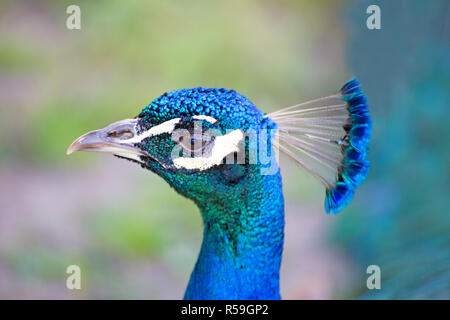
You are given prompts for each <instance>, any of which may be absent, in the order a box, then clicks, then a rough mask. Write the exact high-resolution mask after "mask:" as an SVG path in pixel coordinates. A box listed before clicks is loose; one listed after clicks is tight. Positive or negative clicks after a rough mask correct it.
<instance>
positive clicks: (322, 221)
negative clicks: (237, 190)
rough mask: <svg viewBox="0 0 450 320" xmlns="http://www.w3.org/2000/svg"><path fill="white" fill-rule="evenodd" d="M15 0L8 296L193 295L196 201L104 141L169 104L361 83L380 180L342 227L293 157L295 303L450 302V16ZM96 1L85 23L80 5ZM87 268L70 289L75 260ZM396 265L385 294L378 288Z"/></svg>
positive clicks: (288, 284) (434, 10) (298, 6)
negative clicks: (71, 24) (88, 138)
mask: <svg viewBox="0 0 450 320" xmlns="http://www.w3.org/2000/svg"><path fill="white" fill-rule="evenodd" d="M373 2H374V3H376V4H378V5H379V6H380V7H381V14H382V29H381V30H368V29H367V27H366V19H367V17H368V15H367V14H366V8H367V7H368V6H369V5H370V4H373V3H372V2H370V1H331V0H328V1H306V0H305V1H295V0H291V1H286V0H283V1H268V0H266V1H256V0H252V1H245V2H244V1H237V0H231V1H207V0H203V1H177V0H171V1H137V0H131V1H126V2H125V1H105V0H104V1H95V2H94V1H0V298H44V299H47V298H62V299H86V298H148V299H171V298H175V299H178V298H181V297H182V296H183V293H184V289H185V286H186V285H187V281H188V278H189V275H190V272H191V270H192V268H193V266H194V263H195V260H196V257H197V253H198V250H199V248H200V242H201V230H202V225H201V218H200V215H199V213H198V212H197V209H196V207H195V206H194V205H193V204H192V203H191V202H190V201H188V200H186V199H184V198H182V197H181V196H179V195H177V194H176V193H175V192H174V191H173V190H171V189H170V188H169V186H168V185H167V184H166V183H165V182H163V181H162V180H161V179H160V178H158V177H157V176H155V175H152V174H150V173H149V172H147V171H144V170H142V169H141V168H139V167H138V166H136V165H134V164H132V163H129V162H125V161H123V160H120V159H116V158H114V157H112V156H107V155H102V154H87V153H78V154H77V153H75V154H73V155H72V156H70V157H67V156H66V155H65V150H66V148H67V147H68V145H69V144H70V143H71V142H72V141H73V140H74V139H75V138H76V137H78V136H79V135H81V134H83V133H85V132H86V131H89V130H92V129H97V128H101V127H104V126H105V125H107V124H109V123H111V122H114V121H117V120H120V119H124V118H131V117H134V116H136V115H137V114H138V113H139V111H140V110H141V109H142V108H143V107H144V106H145V105H146V104H148V103H149V102H151V100H153V99H154V98H156V97H157V96H159V95H160V94H162V93H164V92H166V91H170V90H173V89H178V88H188V87H196V86H205V87H225V88H232V89H235V90H237V91H238V92H240V93H241V94H244V95H245V96H247V97H248V98H249V99H250V100H252V101H253V103H255V105H256V106H258V108H260V109H261V110H263V111H266V112H268V111H271V110H275V109H277V108H281V107H285V106H289V105H293V104H295V103H298V102H302V101H305V100H309V99H312V98H316V97H320V96H324V95H328V94H330V93H333V92H336V90H337V89H339V87H340V86H341V85H342V84H343V83H344V82H345V81H346V80H348V79H349V78H351V77H352V76H357V77H358V78H359V79H360V80H361V82H362V85H363V89H364V90H365V91H366V93H367V95H368V96H369V99H370V109H371V112H372V114H373V117H374V134H373V143H372V144H371V153H370V156H369V159H370V160H371V162H372V169H371V172H370V174H369V177H368V180H367V182H366V183H365V184H363V186H362V187H361V188H360V190H359V191H357V193H356V195H355V199H354V201H353V203H352V204H351V205H350V206H349V207H348V208H347V209H346V210H345V211H344V212H342V213H341V214H339V215H337V216H336V217H333V216H326V215H325V214H324V210H323V196H324V195H323V193H324V192H323V188H322V186H321V185H320V183H319V182H317V181H315V180H314V179H313V178H311V177H309V176H308V175H307V174H306V173H304V172H302V170H300V169H299V168H298V167H296V166H295V165H293V164H291V163H289V162H288V161H287V160H286V159H281V161H282V167H283V175H284V188H285V199H286V243H285V251H284V256H283V264H282V270H281V272H282V273H281V287H282V290H281V292H282V296H283V297H284V298H286V299H314V298H323V299H332V298H355V297H361V295H362V297H364V298H383V297H384V298H394V297H398V296H401V297H404V298H421V297H435V298H449V297H450V294H449V292H450V289H449V279H450V274H449V273H450V272H449V265H450V237H449V234H450V217H449V215H448V201H446V200H447V199H448V195H449V191H450V188H449V186H450V170H449V169H450V168H449V163H450V161H449V160H450V155H449V152H450V148H449V136H450V135H449V131H450V129H449V128H450V121H449V120H450V117H449V114H448V108H449V102H450V76H449V75H450V45H449V39H450V32H449V31H450V6H449V3H448V1H433V2H432V3H428V4H427V3H423V2H420V1H400V0H399V1H395V2H394V3H393V2H392V1H391V2H389V1H373ZM70 4H77V5H79V6H80V8H81V30H68V29H67V28H66V19H67V17H68V14H66V8H67V6H68V5H70ZM72 264H77V265H79V266H80V267H81V270H82V290H68V289H66V286H65V282H66V277H67V274H66V273H65V270H66V268H67V266H69V265H72ZM371 264H376V265H380V267H381V270H382V276H383V280H382V290H379V291H376V292H375V291H371V292H368V293H365V292H366V291H367V290H366V289H365V288H366V278H367V276H368V275H367V274H366V268H367V266H368V265H371Z"/></svg>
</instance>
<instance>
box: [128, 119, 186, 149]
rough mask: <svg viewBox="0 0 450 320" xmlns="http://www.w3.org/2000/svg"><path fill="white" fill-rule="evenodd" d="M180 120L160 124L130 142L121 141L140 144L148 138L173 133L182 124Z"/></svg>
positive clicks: (129, 140)
mask: <svg viewBox="0 0 450 320" xmlns="http://www.w3.org/2000/svg"><path fill="white" fill-rule="evenodd" d="M180 120H181V119H180V118H174V119H171V120H168V121H165V122H163V123H161V124H158V125H157V126H154V127H151V128H150V129H148V130H147V131H144V132H142V133H141V134H140V135H137V136H134V137H133V138H130V139H128V140H121V141H120V143H125V144H127V143H139V142H141V141H142V140H144V139H145V138H148V137H152V136H157V135H160V134H162V133H172V131H173V130H174V129H175V125H176V124H177V123H178V122H180Z"/></svg>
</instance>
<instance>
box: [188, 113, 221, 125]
mask: <svg viewBox="0 0 450 320" xmlns="http://www.w3.org/2000/svg"><path fill="white" fill-rule="evenodd" d="M192 119H196V120H206V121H208V122H209V123H211V124H214V123H216V122H217V120H216V119H214V118H213V117H210V116H206V115H203V114H201V115H197V116H193V117H192Z"/></svg>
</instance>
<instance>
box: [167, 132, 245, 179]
mask: <svg viewBox="0 0 450 320" xmlns="http://www.w3.org/2000/svg"><path fill="white" fill-rule="evenodd" d="M243 138H244V133H243V132H242V130H240V129H237V130H234V131H232V132H230V133H228V134H226V135H223V136H216V138H215V140H214V146H213V149H212V150H211V154H210V156H209V157H194V158H190V157H189V158H188V157H186V158H185V157H179V158H175V159H173V164H174V165H175V167H176V168H185V169H189V170H192V169H198V170H200V171H203V170H206V169H209V168H211V167H212V166H215V165H219V164H220V163H221V162H222V160H223V158H225V157H226V156H227V155H229V154H230V153H232V152H238V151H239V143H240V142H241V140H242V139H243Z"/></svg>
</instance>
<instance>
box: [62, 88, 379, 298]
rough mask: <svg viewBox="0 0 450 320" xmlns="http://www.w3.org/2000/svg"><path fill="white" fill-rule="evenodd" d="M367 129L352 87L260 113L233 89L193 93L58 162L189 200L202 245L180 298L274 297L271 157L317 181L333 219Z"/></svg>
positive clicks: (275, 176) (349, 191)
mask: <svg viewBox="0 0 450 320" xmlns="http://www.w3.org/2000/svg"><path fill="white" fill-rule="evenodd" d="M371 128H372V123H371V118H370V115H369V111H368V103H367V97H366V96H365V94H363V92H362V91H361V85H360V83H359V82H358V80H357V79H352V80H350V81H348V82H347V83H345V84H344V85H343V86H342V88H341V90H340V91H339V92H338V93H336V94H333V95H330V96H327V97H323V98H318V99H314V100H311V101H308V102H305V103H301V104H297V105H294V106H291V107H287V108H284V109H280V110H277V111H275V112H271V113H267V114H265V113H263V112H261V111H260V110H259V109H257V108H256V107H255V105H254V104H253V103H252V102H251V101H250V100H249V99H247V98H246V97H244V96H243V95H241V94H239V93H237V92H236V91H235V90H227V89H223V88H203V87H197V88H191V89H181V90H174V91H171V92H166V93H164V94H163V95H161V96H160V97H158V98H156V99H155V100H153V101H152V102H151V103H150V104H149V105H147V106H146V107H145V108H144V109H143V110H142V111H141V113H140V114H139V115H138V116H137V117H135V118H133V119H126V120H122V121H118V122H115V123H113V124H111V125H109V126H107V127H105V128H104V129H100V130H95V131H91V132H88V133H86V134H84V135H82V136H81V137H79V138H78V139H76V140H75V141H74V142H73V143H72V144H71V145H70V147H69V148H68V150H67V154H70V153H72V152H74V151H94V152H106V153H110V154H113V155H115V156H117V157H119V158H124V159H127V160H129V161H132V162H135V163H137V164H139V165H140V166H142V167H143V168H145V169H148V170H150V171H152V172H154V173H156V174H157V175H159V176H160V177H162V178H163V179H164V180H165V181H167V182H168V183H169V185H170V186H171V187H172V188H174V189H175V190H176V192H178V193H180V194H181V195H183V196H184V197H187V198H189V199H191V200H192V201H194V203H195V204H196V205H197V206H198V208H199V209H200V212H201V215H202V219H203V224H204V231H203V242H202V245H201V249H200V253H199V256H198V259H197V262H196V264H195V267H194V270H193V272H192V274H191V277H190V280H189V283H188V285H187V289H186V292H185V295H184V298H185V299H189V300H191V299H280V298H281V297H280V289H279V275H280V272H279V270H280V264H281V257H282V251H283V238H284V231H283V229H284V199H283V191H282V178H281V174H280V168H279V165H278V163H279V162H278V156H279V154H280V152H281V153H283V154H285V155H287V156H288V157H289V158H291V159H292V160H294V161H295V162H296V163H298V164H299V165H300V166H301V167H302V168H304V169H305V170H307V171H308V172H309V173H311V174H312V175H313V176H315V177H316V178H317V179H319V180H320V181H321V182H322V183H323V185H324V187H325V205H324V207H325V211H326V213H327V214H328V213H332V214H336V213H338V212H340V211H342V210H343V209H344V208H345V207H346V206H347V205H348V204H349V203H350V201H351V200H352V198H353V195H354V192H355V189H356V188H357V187H358V186H359V185H360V184H361V183H362V182H363V181H364V179H365V178H366V175H367V173H368V170H369V162H368V161H367V159H366V156H367V152H368V145H369V141H370V136H371Z"/></svg>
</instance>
